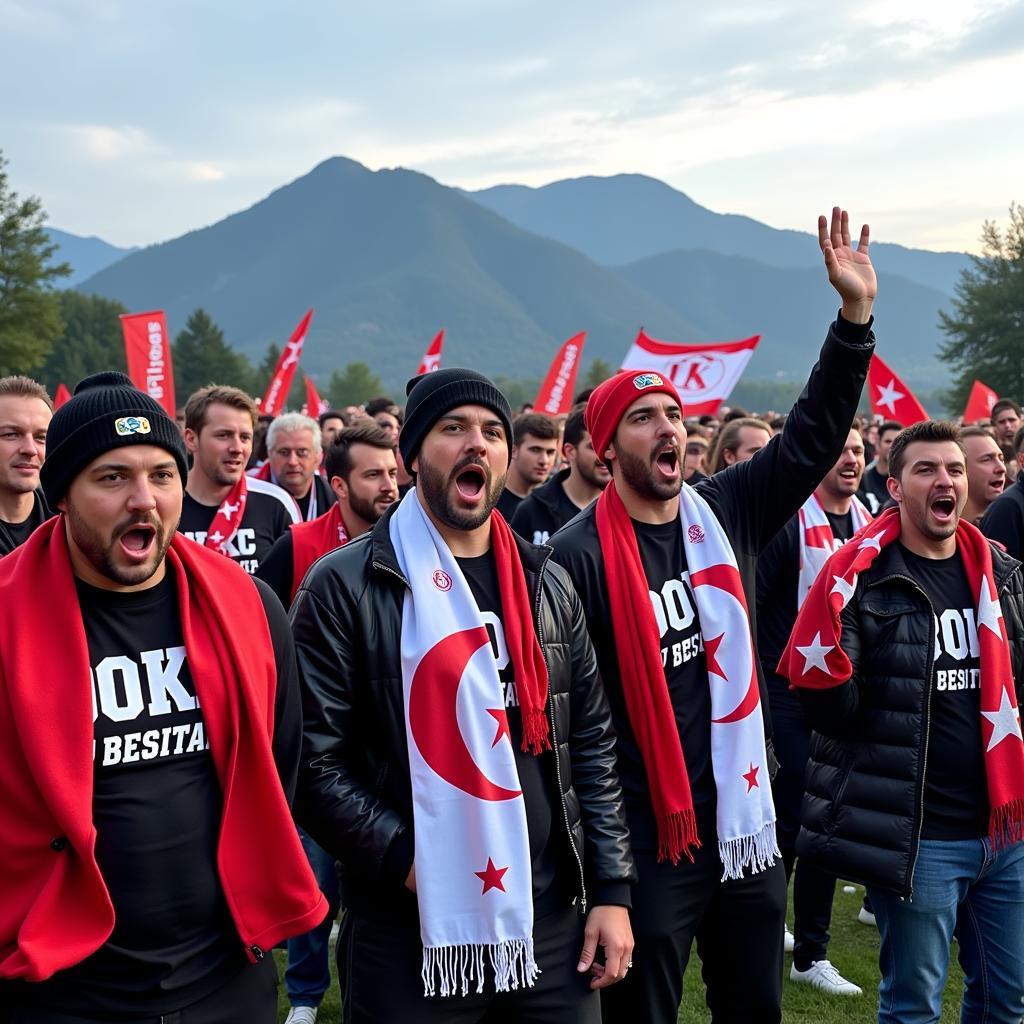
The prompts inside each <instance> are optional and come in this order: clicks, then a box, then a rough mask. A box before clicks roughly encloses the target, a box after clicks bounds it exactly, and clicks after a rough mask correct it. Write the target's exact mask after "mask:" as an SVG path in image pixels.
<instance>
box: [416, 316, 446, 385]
mask: <svg viewBox="0 0 1024 1024" xmlns="http://www.w3.org/2000/svg"><path fill="white" fill-rule="evenodd" d="M442 348H444V328H443V327H442V328H441V330H439V331H438V332H437V337H436V338H435V339H434V340H433V341H432V342H431V343H430V348H428V349H427V351H426V352H424V353H423V358H422V359H421V360H420V368H419V369H418V370H417V371H416V376H417V377H418V376H419V375H420V374H422V373H433V372H434V370H440V369H441V349H442Z"/></svg>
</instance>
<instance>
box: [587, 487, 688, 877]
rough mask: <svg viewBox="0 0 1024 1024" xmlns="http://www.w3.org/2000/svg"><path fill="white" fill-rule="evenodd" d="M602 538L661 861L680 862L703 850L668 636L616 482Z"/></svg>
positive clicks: (607, 498) (600, 520)
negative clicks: (669, 668)
mask: <svg viewBox="0 0 1024 1024" xmlns="http://www.w3.org/2000/svg"><path fill="white" fill-rule="evenodd" d="M595 518H596V520H597V535H598V538H599V539H600V542H601V553H602V555H603V556H604V573H605V578H606V579H607V581H608V600H609V602H610V604H611V612H612V628H613V629H614V631H615V635H616V637H618V638H619V642H618V643H616V645H615V650H616V654H617V656H618V661H619V674H620V676H621V677H622V693H623V696H624V697H625V700H626V711H627V713H628V714H629V724H630V725H631V726H632V727H633V733H634V735H635V736H636V741H637V745H638V746H639V747H640V753H641V755H642V756H643V761H644V767H645V768H646V769H647V783H648V786H649V788H650V791H651V803H652V804H653V807H654V817H655V819H656V820H657V823H658V859H659V860H664V859H666V858H667V859H669V860H671V861H672V863H673V864H676V863H678V861H679V858H680V856H681V855H682V854H683V853H685V854H686V855H687V857H689V858H690V860H693V853H692V852H691V847H694V848H696V847H699V846H700V839H699V838H698V836H697V819H696V816H695V814H694V811H693V797H692V795H691V793H690V778H689V776H688V774H687V772H686V761H685V759H684V758H683V745H682V742H681V740H680V738H679V729H678V728H677V727H676V716H675V711H673V709H672V699H671V697H670V696H669V692H668V683H667V682H666V680H665V668H664V666H663V665H662V664H661V638H660V637H659V636H658V626H657V623H656V622H655V621H654V614H653V612H652V611H651V600H650V595H649V594H648V591H647V576H646V574H645V573H644V566H643V562H642V561H641V559H640V549H639V547H638V546H637V542H636V533H635V532H634V530H633V523H632V522H631V521H630V518H629V513H628V512H627V511H626V506H625V505H624V504H623V503H622V498H621V497H620V496H619V492H618V491H617V490H616V488H615V485H614V484H609V485H608V486H607V487H606V488H605V489H604V490H603V491H602V492H601V497H600V498H598V500H597V506H596V509H595Z"/></svg>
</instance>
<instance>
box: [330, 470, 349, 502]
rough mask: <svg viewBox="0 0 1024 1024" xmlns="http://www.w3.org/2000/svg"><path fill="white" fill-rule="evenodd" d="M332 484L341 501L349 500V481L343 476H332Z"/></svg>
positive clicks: (332, 488)
mask: <svg viewBox="0 0 1024 1024" xmlns="http://www.w3.org/2000/svg"><path fill="white" fill-rule="evenodd" d="M330 484H331V490H332V491H334V493H335V495H336V497H337V498H338V500H339V501H348V483H347V482H346V480H345V478H344V477H343V476H332V477H331V480H330Z"/></svg>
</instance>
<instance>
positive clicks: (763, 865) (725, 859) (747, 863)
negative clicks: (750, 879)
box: [718, 821, 782, 882]
mask: <svg viewBox="0 0 1024 1024" xmlns="http://www.w3.org/2000/svg"><path fill="white" fill-rule="evenodd" d="M718 856H719V858H720V859H721V861H722V881H723V882H725V881H727V880H728V879H731V878H733V879H735V878H742V877H743V872H744V870H746V869H747V868H749V869H750V873H751V874H752V875H756V874H757V873H758V872H759V871H765V870H767V869H768V868H770V867H771V866H772V865H773V864H774V863H775V861H776V860H778V859H779V858H780V857H781V856H782V853H781V851H780V850H779V844H778V841H777V840H776V838H775V822H774V821H770V822H768V824H767V825H765V827H764V828H763V829H761V831H760V832H758V833H756V834H755V835H752V836H739V837H738V838H736V839H728V840H726V841H725V842H724V843H723V842H719V844H718Z"/></svg>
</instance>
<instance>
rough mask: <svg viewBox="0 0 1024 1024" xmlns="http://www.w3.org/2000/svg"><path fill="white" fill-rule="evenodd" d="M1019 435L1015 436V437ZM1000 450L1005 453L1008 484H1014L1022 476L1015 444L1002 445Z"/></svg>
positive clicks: (1004, 461)
mask: <svg viewBox="0 0 1024 1024" xmlns="http://www.w3.org/2000/svg"><path fill="white" fill-rule="evenodd" d="M1016 436H1017V435H1016V434H1014V437H1016ZM999 450H1000V451H1001V452H1002V453H1003V464H1004V465H1005V466H1006V482H1007V484H1014V483H1016V482H1017V477H1018V476H1020V463H1019V462H1018V461H1017V450H1016V448H1014V446H1013V444H1012V443H1011V444H1001V445H999Z"/></svg>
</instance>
